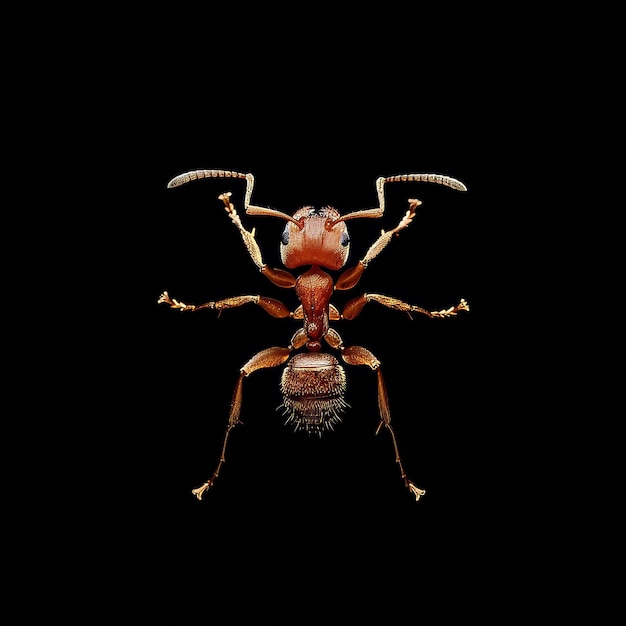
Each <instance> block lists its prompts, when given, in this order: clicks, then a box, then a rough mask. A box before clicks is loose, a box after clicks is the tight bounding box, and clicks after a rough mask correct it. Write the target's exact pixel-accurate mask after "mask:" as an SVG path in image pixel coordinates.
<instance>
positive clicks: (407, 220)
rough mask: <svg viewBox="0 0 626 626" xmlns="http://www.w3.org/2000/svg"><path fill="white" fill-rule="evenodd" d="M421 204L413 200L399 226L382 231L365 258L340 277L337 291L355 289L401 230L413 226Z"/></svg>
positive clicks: (336, 286) (336, 287)
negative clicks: (371, 263)
mask: <svg viewBox="0 0 626 626" xmlns="http://www.w3.org/2000/svg"><path fill="white" fill-rule="evenodd" d="M420 204H422V202H421V200H416V199H413V198H412V199H410V200H409V210H408V211H407V212H406V213H405V214H404V217H403V218H402V219H401V220H400V222H398V225H397V226H396V227H395V228H393V229H392V230H388V231H386V232H385V231H384V230H383V231H381V233H380V237H379V238H378V239H377V240H376V241H375V242H374V243H373V244H372V245H371V246H370V248H369V250H368V251H367V253H366V254H365V256H364V257H363V258H362V259H361V260H360V261H359V262H358V263H357V264H356V265H355V266H354V267H352V268H350V269H348V270H346V271H345V272H343V274H341V276H339V278H338V279H337V283H336V284H335V289H338V290H345V289H352V287H354V286H355V285H356V284H357V283H358V282H359V280H360V279H361V276H362V275H363V272H364V271H365V268H366V267H367V266H368V264H369V262H370V261H372V260H373V259H374V258H376V257H377V256H378V255H379V254H380V253H381V252H382V251H383V250H384V249H385V248H386V247H387V245H388V244H389V242H390V241H391V239H392V238H393V237H394V235H397V234H398V233H399V232H400V231H401V230H403V229H404V228H407V227H408V226H409V225H410V224H411V222H412V220H413V218H414V217H415V211H416V209H417V207H418V206H419V205H420ZM381 215H382V213H381ZM363 217H367V216H363ZM372 217H377V216H372Z"/></svg>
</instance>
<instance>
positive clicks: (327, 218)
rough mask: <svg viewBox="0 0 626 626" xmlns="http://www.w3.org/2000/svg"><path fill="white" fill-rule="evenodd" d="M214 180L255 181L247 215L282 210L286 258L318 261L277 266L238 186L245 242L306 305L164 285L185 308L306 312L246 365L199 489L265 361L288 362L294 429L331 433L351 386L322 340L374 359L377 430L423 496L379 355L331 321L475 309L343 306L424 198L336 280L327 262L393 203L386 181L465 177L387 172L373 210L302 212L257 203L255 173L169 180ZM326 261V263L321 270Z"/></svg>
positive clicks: (356, 358)
mask: <svg viewBox="0 0 626 626" xmlns="http://www.w3.org/2000/svg"><path fill="white" fill-rule="evenodd" d="M205 178H207V179H208V178H234V179H242V180H245V181H246V189H245V197H244V207H245V211H246V213H247V214H248V215H263V216H271V217H278V218H280V219H282V220H285V221H286V222H287V223H286V225H285V228H284V230H283V233H282V237H281V241H280V256H281V260H282V263H283V265H284V266H285V267H286V268H287V269H290V270H293V269H296V268H300V267H303V266H309V268H308V269H307V270H306V271H305V272H304V273H302V274H301V275H300V276H298V278H295V277H294V276H293V274H291V272H288V271H286V270H283V269H277V268H270V267H268V266H267V265H266V264H265V263H264V261H263V257H262V255H261V250H260V248H259V246H258V244H257V242H256V240H255V237H254V229H253V230H252V232H249V231H247V230H246V229H245V228H244V227H243V225H242V223H241V219H240V217H239V215H238V214H237V211H236V210H235V207H234V205H233V204H232V203H231V201H230V197H231V195H232V193H231V192H227V193H223V194H221V195H220V196H219V199H220V200H222V202H223V203H224V206H225V208H226V212H227V213H228V216H229V217H230V219H231V221H232V223H233V224H234V225H235V226H236V227H237V228H238V229H239V232H240V234H241V237H242V239H243V242H244V245H245V246H246V249H247V250H248V253H249V254H250V257H251V258H252V261H253V262H254V264H255V265H256V266H257V267H258V268H259V270H260V272H261V274H263V275H264V276H265V277H266V278H268V279H269V281H270V282H272V283H273V284H274V285H276V286H278V287H282V288H286V289H287V288H292V287H293V288H295V291H296V295H297V297H298V300H299V301H300V305H299V306H298V307H297V308H296V309H295V310H293V311H291V310H290V309H289V308H288V307H287V306H285V305H284V304H283V303H282V302H281V301H279V300H275V299H274V298H268V297H265V296H261V295H241V296H235V297H231V298H225V299H224V300H218V301H216V302H206V303H204V304H199V305H193V304H185V303H184V302H181V301H179V300H176V299H175V298H171V297H170V295H169V294H168V292H167V291H164V292H163V293H162V294H161V296H160V298H159V299H158V303H160V304H161V303H164V304H169V305H170V307H171V308H173V309H179V310H180V311H200V310H202V309H215V310H217V311H218V312H221V311H223V310H225V309H230V308H233V307H238V306H242V305H244V304H248V303H253V304H256V305H258V306H260V307H261V308H262V309H263V310H264V311H266V312H267V313H269V314H270V315H272V316H274V317H277V318H286V317H290V318H292V319H294V320H302V326H301V327H300V328H299V329H298V330H297V331H296V332H295V334H294V335H293V336H292V338H291V341H290V342H289V345H288V346H286V347H272V348H266V349H265V350H261V351H260V352H258V353H257V354H255V355H254V356H253V357H252V358H250V360H248V362H247V363H245V365H244V366H243V367H242V368H241V369H240V370H239V378H238V379H237V383H236V385H235V390H234V392H233V396H232V401H231V404H230V415H229V417H228V425H227V427H226V432H225V434H224V440H223V444H222V452H221V455H220V459H219V462H218V464H217V467H216V469H215V471H214V472H213V475H212V476H211V477H210V478H209V479H208V480H207V481H206V482H205V483H203V484H202V485H201V486H200V487H198V488H197V489H194V490H193V491H192V493H193V494H194V495H195V496H196V497H197V498H198V499H199V500H200V499H202V496H203V495H204V493H205V491H207V490H208V489H209V488H210V487H211V486H212V485H213V484H214V482H215V480H216V479H217V477H218V475H219V472H220V469H221V467H222V464H223V463H224V462H225V454H226V444H227V443H228V437H229V435H230V433H231V431H232V429H233V428H234V427H235V426H237V425H238V424H241V423H242V422H241V421H240V419H239V416H240V413H241V403H242V388H243V380H244V378H246V377H247V376H249V375H250V374H252V373H253V372H256V371H257V370H259V369H263V368H269V367H278V366H279V365H282V364H283V363H285V362H286V363H287V365H286V366H285V368H284V370H283V372H282V376H281V381H280V388H281V392H282V400H283V401H282V405H281V406H280V407H279V408H282V409H283V413H284V414H285V415H286V416H287V420H286V423H290V424H292V425H293V426H294V428H295V430H304V431H305V432H307V433H314V434H316V435H320V436H321V435H322V433H323V432H324V431H327V430H332V429H333V427H334V426H335V425H336V424H337V423H338V422H339V421H340V420H341V414H342V413H343V412H344V410H345V409H346V408H347V407H348V404H347V403H346V401H345V399H344V396H345V390H346V375H345V372H344V369H343V367H342V366H341V365H340V364H339V361H338V360H337V359H336V358H335V357H334V356H332V355H331V354H328V353H326V352H323V351H322V341H324V342H325V343H326V344H328V346H330V348H332V349H333V350H336V351H338V352H339V354H340V355H341V358H342V360H343V361H344V362H345V363H347V364H348V365H367V366H369V367H370V368H371V369H372V370H374V371H375V372H376V376H377V385H378V411H379V414H380V423H379V424H378V428H377V429H376V434H378V433H379V431H380V429H381V427H383V426H384V427H385V428H386V429H387V430H388V431H389V434H390V436H391V442H392V444H393V448H394V452H395V460H396V463H397V464H398V467H399V469H400V475H401V477H402V480H403V481H404V484H405V486H406V487H407V489H408V490H409V491H410V492H411V493H412V494H413V495H414V496H415V499H416V500H419V499H420V497H421V496H423V495H424V494H425V491H424V490H423V489H420V488H419V487H417V486H416V485H415V484H414V483H413V481H411V480H409V478H407V475H406V473H405V471H404V467H403V466H402V461H401V460H400V454H399V452H398V445H397V441H396V436H395V433H394V431H393V428H392V427H391V413H390V410H389V400H388V397H387V391H386V389H385V382H384V379H383V375H382V372H381V369H380V361H379V360H378V358H376V356H374V354H372V353H371V352H370V351H369V350H368V349H367V348H364V347H362V346H345V345H344V344H343V340H342V339H341V336H340V335H339V333H338V332H337V331H336V330H334V329H333V328H331V327H330V325H329V323H330V321H337V320H342V319H343V320H352V319H354V318H355V317H357V316H358V315H359V314H360V313H361V311H362V309H363V307H364V306H365V305H366V304H367V303H368V302H378V303H379V304H382V305H383V306H386V307H388V308H390V309H395V310H396V311H405V312H406V313H408V314H409V316H410V314H411V313H421V314H423V315H426V316H427V317H451V316H455V315H456V314H457V312H459V311H469V306H468V304H467V302H466V301H465V300H463V299H462V300H461V301H460V302H459V304H457V305H456V306H452V307H450V308H448V309H443V310H441V311H428V310H426V309H423V308H422V307H420V306H417V305H415V304H408V303H407V302H403V301H401V300H398V299H396V298H392V297H390V296H385V295H381V294H378V293H365V294H363V295H360V296H357V297H356V298H354V299H352V300H350V301H349V302H348V303H347V304H346V305H345V307H344V308H343V311H342V312H341V313H340V312H339V310H338V309H337V308H336V307H335V306H334V305H333V304H331V302H330V299H331V296H332V294H333V292H334V291H335V290H342V291H343V290H346V289H351V288H352V287H354V286H355V285H356V284H357V283H358V282H359V280H360V278H361V276H362V274H363V272H364V271H365V268H366V267H367V266H368V265H369V263H370V262H371V261H372V260H373V259H374V258H375V257H377V256H378V255H379V254H380V253H381V252H382V251H383V250H384V249H385V247H386V246H387V245H388V244H389V242H390V241H391V239H392V238H393V237H394V236H396V235H397V234H398V233H399V232H400V231H401V230H403V229H405V228H407V227H408V226H409V225H410V224H411V221H412V220H413V217H414V216H415V210H416V208H417V207H418V206H419V205H420V204H421V201H420V200H416V199H409V200H408V203H409V209H408V211H407V212H406V213H405V215H404V217H402V219H401V220H400V222H399V223H398V225H397V226H396V227H395V228H393V229H392V230H389V231H387V232H385V231H384V230H383V231H382V232H381V235H380V237H379V238H378V239H377V240H376V241H375V242H374V243H373V244H372V245H371V246H370V248H369V250H368V251H367V253H366V254H365V256H364V257H363V258H362V259H361V260H360V261H359V262H358V263H357V264H356V265H354V266H353V267H351V268H350V269H347V270H345V271H344V272H343V273H342V274H340V275H339V277H338V278H337V280H336V281H333V278H332V277H331V276H330V275H329V274H328V273H327V272H326V271H324V269H327V270H331V271H336V270H339V269H341V268H342V267H343V266H344V265H345V264H346V261H347V259H348V253H349V250H350V236H349V235H348V229H347V227H346V222H347V221H348V220H352V219H356V218H376V217H382V215H383V213H384V211H385V196H384V186H385V184H387V183H396V182H429V183H436V184H438V185H444V186H446V187H450V188H452V189H456V190H458V191H466V190H467V188H466V187H465V185H464V184H463V183H462V182H460V181H458V180H456V179H454V178H450V177H448V176H443V175H441V174H403V175H398V176H388V177H380V178H378V179H377V181H376V192H377V194H378V204H379V206H378V207H376V208H373V209H362V210H358V211H354V212H351V213H347V214H346V215H340V213H339V212H338V211H337V210H336V209H334V208H332V207H330V206H327V207H322V208H314V207H311V206H305V207H302V208H300V209H298V210H297V211H296V212H295V213H294V214H293V215H288V214H286V213H283V212H281V211H277V210H275V209H270V208H265V207H260V206H255V205H253V204H251V203H250V200H251V197H252V188H253V186H254V176H253V175H252V174H242V173H239V172H231V171H226V170H196V171H191V172H187V173H185V174H180V175H179V176H176V177H175V178H173V179H172V180H171V181H170V182H169V183H168V185H167V186H168V188H173V187H179V186H180V185H183V184H185V183H188V182H190V181H193V180H198V179H205ZM322 268H324V269H322ZM300 348H306V351H305V352H299V353H297V354H294V355H293V356H292V352H293V351H294V350H298V349H300Z"/></svg>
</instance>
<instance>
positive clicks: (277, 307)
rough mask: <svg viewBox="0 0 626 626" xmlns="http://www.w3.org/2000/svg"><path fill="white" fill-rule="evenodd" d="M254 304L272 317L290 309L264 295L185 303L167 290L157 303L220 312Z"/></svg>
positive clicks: (285, 313)
mask: <svg viewBox="0 0 626 626" xmlns="http://www.w3.org/2000/svg"><path fill="white" fill-rule="evenodd" d="M248 303H252V304H256V305H258V306H260V307H261V308H262V309H263V310H264V311H266V312H267V313H269V314H270V315H271V316H272V317H279V318H282V317H289V316H290V315H291V311H290V310H289V309H288V308H287V307H286V306H285V305H284V304H283V303H282V302H281V301H280V300H276V299H274V298H267V297H265V296H258V295H255V296H235V297H233V298H224V299H223V300H216V301H214V302H213V301H211V302H205V303H204V304H185V303H184V302H181V301H180V300H177V299H176V298H171V297H170V295H169V294H168V293H167V291H164V292H163V293H162V294H161V296H160V297H159V299H158V300H157V304H169V305H170V308H172V309H178V310H179V311H200V310H201V309H215V310H216V311H219V312H222V311H223V310H224V309H233V308H235V307H238V306H242V305H244V304H248Z"/></svg>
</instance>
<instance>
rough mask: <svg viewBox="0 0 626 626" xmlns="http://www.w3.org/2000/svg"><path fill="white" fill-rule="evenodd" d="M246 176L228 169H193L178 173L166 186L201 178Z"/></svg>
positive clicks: (177, 185) (176, 185) (169, 186)
mask: <svg viewBox="0 0 626 626" xmlns="http://www.w3.org/2000/svg"><path fill="white" fill-rule="evenodd" d="M247 176H248V175H247V174H242V173H241V172H230V171H228V170H193V171H192V172H185V173H184V174H179V175H178V176H175V177H174V178H172V180H170V182H169V183H167V188H168V189H171V188H172V187H180V186H181V185H184V184H185V183H188V182H191V181H192V180H199V179H201V178H243V179H244V180H245V179H246V177H247Z"/></svg>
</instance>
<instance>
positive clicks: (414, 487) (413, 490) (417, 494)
mask: <svg viewBox="0 0 626 626" xmlns="http://www.w3.org/2000/svg"><path fill="white" fill-rule="evenodd" d="M407 487H408V488H409V491H410V492H411V493H412V494H413V495H414V496H415V501H416V502H417V501H418V500H419V499H420V498H421V497H422V496H423V495H424V494H425V493H426V491H424V489H420V488H419V487H418V486H417V485H415V484H413V482H411V481H410V480H409V482H408V484H407Z"/></svg>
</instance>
